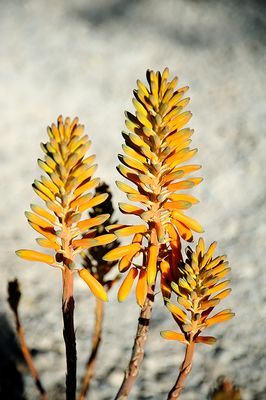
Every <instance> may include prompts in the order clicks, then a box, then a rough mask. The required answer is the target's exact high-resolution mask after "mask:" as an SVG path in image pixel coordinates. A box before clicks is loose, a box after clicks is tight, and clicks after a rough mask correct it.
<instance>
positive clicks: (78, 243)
mask: <svg viewBox="0 0 266 400" xmlns="http://www.w3.org/2000/svg"><path fill="white" fill-rule="evenodd" d="M72 245H73V247H75V249H77V248H80V249H90V248H91V247H94V246H97V242H96V241H95V240H94V239H88V238H83V239H76V240H73V242H72Z"/></svg>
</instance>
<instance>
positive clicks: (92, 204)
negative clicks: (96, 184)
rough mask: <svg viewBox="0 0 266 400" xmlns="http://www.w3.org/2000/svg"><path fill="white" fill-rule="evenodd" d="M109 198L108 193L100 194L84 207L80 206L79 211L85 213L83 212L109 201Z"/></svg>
mask: <svg viewBox="0 0 266 400" xmlns="http://www.w3.org/2000/svg"><path fill="white" fill-rule="evenodd" d="M108 196H109V194H108V193H102V194H99V195H98V196H95V197H93V198H92V199H91V200H89V201H87V202H86V203H84V204H83V205H81V206H79V207H78V210H79V211H80V212H83V211H85V210H87V209H88V208H92V207H95V206H98V205H99V204H101V203H103V202H104V201H105V200H106V199H107V197H108Z"/></svg>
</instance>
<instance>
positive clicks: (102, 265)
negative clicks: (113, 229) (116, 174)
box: [79, 182, 119, 400]
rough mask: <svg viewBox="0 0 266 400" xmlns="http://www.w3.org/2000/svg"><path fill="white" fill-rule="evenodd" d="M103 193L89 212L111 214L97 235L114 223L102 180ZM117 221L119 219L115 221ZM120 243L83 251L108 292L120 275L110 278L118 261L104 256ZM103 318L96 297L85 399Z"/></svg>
mask: <svg viewBox="0 0 266 400" xmlns="http://www.w3.org/2000/svg"><path fill="white" fill-rule="evenodd" d="M101 193H107V194H108V197H107V198H106V200H105V201H104V202H103V203H101V204H100V205H97V206H96V207H93V208H92V210H91V211H90V212H89V215H90V217H91V218H92V219H93V218H99V217H101V215H107V214H108V215H109V218H108V219H107V220H103V221H102V223H101V224H100V225H98V226H97V227H96V230H97V235H101V234H102V233H103V232H105V227H106V226H107V225H110V224H112V223H113V221H112V217H113V213H114V208H113V204H112V194H111V192H110V190H109V186H108V185H106V184H105V183H104V182H102V183H101V184H100V185H99V186H98V187H97V188H96V193H95V194H96V195H99V194H101ZM114 222H117V221H114ZM118 245H119V242H118V240H115V241H114V242H112V243H107V244H106V245H103V246H100V247H94V248H91V249H89V250H87V251H84V252H82V254H81V255H82V258H83V267H84V269H85V270H87V271H88V272H89V273H90V274H91V275H92V276H93V277H94V278H95V279H97V281H98V282H100V283H101V285H102V286H103V287H104V288H105V290H106V291H107V292H108V291H109V290H110V289H111V288H112V287H113V285H114V284H115V283H116V281H117V280H118V279H119V276H118V275H115V276H114V277H112V278H110V277H109V273H110V272H111V271H112V270H113V268H114V267H115V265H116V262H108V261H103V260H102V257H103V256H104V255H105V254H106V253H107V252H108V251H110V250H111V249H114V248H116V247H117V246H118ZM103 318H104V302H103V301H101V300H100V299H98V298H97V297H96V298H95V319H94V330H93V334H92V346H91V351H90V355H89V357H88V360H87V363H86V366H85V373H84V375H83V378H82V383H81V391H80V394H79V400H85V398H86V395H87V393H88V391H89V389H90V384H91V380H92V378H93V376H94V370H95V366H96V359H97V355H98V351H99V348H100V344H101V340H102V326H103Z"/></svg>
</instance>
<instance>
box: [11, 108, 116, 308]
mask: <svg viewBox="0 0 266 400" xmlns="http://www.w3.org/2000/svg"><path fill="white" fill-rule="evenodd" d="M47 132H48V136H49V141H48V142H47V143H46V144H41V147H42V150H43V151H44V153H45V157H44V160H38V164H39V166H40V168H41V169H42V170H43V171H44V173H45V175H42V176H41V178H40V180H35V181H34V183H33V185H32V186H33V189H34V190H35V192H36V193H37V195H38V196H39V197H40V198H41V199H42V200H43V201H44V203H45V208H43V207H41V206H39V205H35V204H32V205H31V210H32V211H30V212H29V211H27V212H26V213H25V214H26V217H27V219H28V222H29V224H30V225H31V226H32V228H33V229H35V230H36V231H37V232H38V233H39V234H41V235H42V237H40V238H37V239H36V241H37V243H38V244H39V245H40V246H41V247H43V248H45V249H50V250H52V251H53V255H50V254H49V255H48V254H46V253H42V252H38V251H34V250H27V249H22V250H18V251H17V252H16V254H17V255H18V256H19V257H21V258H23V259H26V260H30V261H40V262H44V263H47V264H49V265H51V266H53V267H56V268H60V269H61V270H62V271H63V272H64V271H66V270H67V271H69V272H70V273H71V274H72V273H74V272H77V273H78V274H79V276H80V277H81V278H82V279H83V280H84V281H85V282H86V283H87V285H88V286H89V288H90V289H91V291H92V292H93V294H94V295H95V296H96V297H98V298H100V299H102V300H105V301H106V300H108V299H107V294H106V292H105V290H104V288H103V286H102V285H101V284H100V283H99V282H98V281H97V280H96V279H95V278H94V277H93V276H92V274H90V272H89V271H88V270H86V269H85V268H82V269H79V268H77V266H76V264H75V258H76V256H77V255H78V254H79V253H81V252H82V251H83V249H88V248H91V247H94V246H101V245H104V244H107V243H110V242H112V241H113V240H115V239H116V236H115V235H114V234H103V235H99V236H96V232H97V229H96V227H97V226H98V225H100V224H103V223H104V221H106V220H107V219H108V218H109V214H102V215H97V216H96V217H94V218H88V219H82V213H83V212H84V211H86V210H88V209H90V208H92V207H95V206H97V205H99V204H101V203H102V202H104V201H105V200H106V198H107V197H108V194H106V193H101V194H99V195H95V196H94V195H93V194H92V193H90V192H88V191H89V190H91V189H93V188H94V187H95V186H97V185H98V183H99V179H97V178H96V179H95V178H94V179H92V176H93V174H94V172H95V170H96V167H97V166H96V164H92V162H93V160H94V159H95V156H94V155H91V156H89V157H86V153H87V150H88V149H89V147H90V141H89V139H88V136H87V135H84V126H83V125H80V124H79V123H78V118H75V119H74V120H73V121H71V120H70V118H66V119H65V120H63V118H62V116H60V117H59V118H58V121H57V125H55V124H52V125H51V127H48V129H47Z"/></svg>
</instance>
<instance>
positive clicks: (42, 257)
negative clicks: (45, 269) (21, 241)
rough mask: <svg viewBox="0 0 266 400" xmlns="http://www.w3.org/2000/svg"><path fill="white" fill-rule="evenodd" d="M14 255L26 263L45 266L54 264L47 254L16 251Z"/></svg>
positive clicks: (32, 251)
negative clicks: (39, 263) (36, 263)
mask: <svg viewBox="0 0 266 400" xmlns="http://www.w3.org/2000/svg"><path fill="white" fill-rule="evenodd" d="M16 255H17V256H19V257H21V258H23V259H24V260H28V261H39V262H44V263H46V264H53V263H54V262H55V259H54V257H52V256H49V255H48V254H43V253H39V252H38V251H34V250H26V249H22V250H17V251H16Z"/></svg>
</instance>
